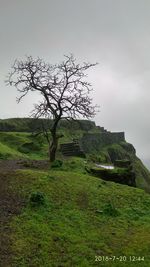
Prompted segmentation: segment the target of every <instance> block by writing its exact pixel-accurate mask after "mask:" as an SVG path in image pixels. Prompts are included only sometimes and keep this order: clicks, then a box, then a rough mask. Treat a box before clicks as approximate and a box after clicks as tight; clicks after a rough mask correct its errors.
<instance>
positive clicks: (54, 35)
mask: <svg viewBox="0 0 150 267" xmlns="http://www.w3.org/2000/svg"><path fill="white" fill-rule="evenodd" d="M149 12H150V1H149V0H92V1H91V0H76V1H73V0H59V1H58V0H53V1H52V0H42V1H39V0H26V1H24V0H12V1H10V0H0V40H1V41H0V47H1V49H0V58H1V60H0V118H7V117H21V116H27V115H28V114H29V112H30V110H31V109H32V103H34V102H36V100H37V97H34V95H32V97H31V96H29V97H27V98H26V100H25V99H24V102H23V103H22V104H20V105H17V104H16V102H15V98H16V90H15V89H13V88H10V87H6V86H5V84H4V79H5V76H6V74H7V73H8V71H9V70H10V65H11V64H12V63H13V61H14V60H15V58H21V59H22V58H24V56H25V55H32V56H33V57H37V56H39V57H41V58H44V59H45V60H46V61H48V62H50V63H51V62H52V63H55V62H57V61H61V60H62V59H63V55H64V54H69V53H71V52H72V53H73V54H74V55H75V57H76V58H77V59H78V60H81V61H90V62H99V65H98V66H97V67H95V69H93V70H92V71H91V72H90V75H89V79H90V81H91V82H92V84H93V88H94V102H96V103H98V104H100V106H101V112H100V113H99V114H98V115H97V116H96V122H97V124H99V125H101V126H104V127H105V128H107V129H109V130H112V131H125V133H126V140H127V141H129V142H131V143H132V144H133V145H134V146H135V148H136V149H137V154H138V156H139V157H140V158H141V159H143V160H144V161H145V163H147V164H148V165H149V166H150V152H149V151H150V142H149V139H150V138H149V136H150V124H149V121H150V88H149V86H150V15H149Z"/></svg>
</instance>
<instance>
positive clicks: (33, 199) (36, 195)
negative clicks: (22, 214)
mask: <svg viewBox="0 0 150 267" xmlns="http://www.w3.org/2000/svg"><path fill="white" fill-rule="evenodd" d="M30 203H31V204H32V205H33V206H40V205H44V204H45V196H44V193H42V192H33V193H32V194H31V196H30Z"/></svg>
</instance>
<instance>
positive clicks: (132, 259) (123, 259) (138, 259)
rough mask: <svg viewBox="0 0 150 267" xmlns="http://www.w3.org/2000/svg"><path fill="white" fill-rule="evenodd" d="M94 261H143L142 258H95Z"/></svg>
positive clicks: (132, 256)
mask: <svg viewBox="0 0 150 267" xmlns="http://www.w3.org/2000/svg"><path fill="white" fill-rule="evenodd" d="M95 261H97V262H98V261H123V262H124V261H144V256H134V255H131V256H95Z"/></svg>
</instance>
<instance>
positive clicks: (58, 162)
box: [51, 159, 63, 168]
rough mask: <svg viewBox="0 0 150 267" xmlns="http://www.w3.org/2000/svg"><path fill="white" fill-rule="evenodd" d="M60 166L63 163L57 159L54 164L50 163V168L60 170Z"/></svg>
mask: <svg viewBox="0 0 150 267" xmlns="http://www.w3.org/2000/svg"><path fill="white" fill-rule="evenodd" d="M62 165H63V161H62V160H59V159H57V160H55V161H54V162H52V164H51V168H60V167H61V166H62Z"/></svg>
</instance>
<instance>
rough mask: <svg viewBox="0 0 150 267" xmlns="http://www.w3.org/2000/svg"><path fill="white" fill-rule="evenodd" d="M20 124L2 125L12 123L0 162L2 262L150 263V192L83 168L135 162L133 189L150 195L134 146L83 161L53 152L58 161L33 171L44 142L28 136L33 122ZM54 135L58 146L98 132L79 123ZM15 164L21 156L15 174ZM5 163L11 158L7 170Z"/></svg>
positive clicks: (19, 265)
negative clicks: (12, 128)
mask: <svg viewBox="0 0 150 267" xmlns="http://www.w3.org/2000/svg"><path fill="white" fill-rule="evenodd" d="M17 121H18V119H15V120H14V119H12V121H10V120H8V121H7V123H8V124H12V123H13V124H14V123H16V126H15V127H16V128H15V127H14V131H12V132H10V131H8V128H7V130H6V129H5V130H6V131H2V130H1V131H0V159H1V162H4V163H5V164H4V165H5V168H3V167H2V166H3V165H0V203H1V204H0V205H1V206H0V208H1V210H3V211H4V212H3V213H4V215H3V214H2V213H0V221H1V222H3V223H2V224H1V226H0V229H1V233H2V238H1V240H2V241H1V245H0V252H1V249H3V250H4V253H5V254H8V255H6V256H7V257H4V259H3V257H2V258H1V259H0V265H1V266H4V267H5V266H12V267H29V266H32V267H41V266H43V267H60V266H61V267H70V266H72V267H76V266H79V267H91V266H102V267H109V266H112V267H120V266H123V267H124V266H129V267H130V266H136V267H140V266H142V267H148V266H150V256H149V255H150V209H149V206H150V195H149V194H147V193H146V192H144V190H142V189H139V188H134V187H129V186H126V185H121V184H116V183H113V182H108V181H104V180H102V179H101V177H99V178H96V177H94V176H91V175H89V174H88V173H87V172H86V170H85V165H87V164H89V165H90V166H93V165H94V164H95V162H102V163H113V161H114V160H115V159H124V158H127V159H130V160H131V161H132V164H133V167H134V171H135V172H136V182H137V185H138V186H139V187H141V188H144V189H146V191H148V190H149V186H150V174H149V171H148V170H147V169H146V168H145V166H144V165H143V164H142V162H141V161H140V160H139V159H138V158H137V157H136V154H135V149H134V148H133V146H132V145H130V144H128V143H126V142H120V143H118V144H111V145H107V146H104V147H103V148H102V149H100V150H98V151H97V152H96V153H95V151H94V150H93V151H91V153H88V154H87V155H86V159H82V158H76V157H70V158H64V157H63V156H62V155H61V153H60V151H59V150H58V153H57V158H58V159H59V160H60V161H56V162H54V163H53V164H52V165H51V166H49V167H48V168H42V167H41V168H40V167H38V168H36V167H35V165H34V164H33V163H34V160H46V159H48V153H47V151H48V149H47V143H46V140H45V139H44V137H42V136H36V137H34V136H33V135H32V134H31V131H29V122H30V123H31V121H30V120H26V123H25V121H23V122H22V121H21V119H20V122H19V126H17V123H18V122H17ZM0 125H1V122H0ZM23 125H24V126H23ZM17 127H18V128H17ZM19 127H20V129H22V131H20V130H19ZM33 128H34V127H33ZM25 129H26V130H25ZM59 131H62V132H63V134H64V137H63V138H62V139H61V142H62V143H63V142H68V141H71V140H72V138H78V137H80V136H82V134H83V133H84V132H86V131H91V132H92V131H93V132H96V131H97V128H96V126H95V124H94V123H93V122H91V123H90V124H88V123H87V122H86V121H84V122H83V124H82V122H80V126H79V124H78V123H77V124H74V125H73V126H72V127H69V126H66V125H62V126H61V127H60V129H59ZM16 159H17V160H18V159H22V163H23V164H22V165H21V169H16V167H15V164H16V161H15V160H16ZM8 160H12V161H11V168H9V164H8V163H9V161H8ZM13 163H14V164H13ZM59 163H61V164H59ZM5 210H7V212H6V213H7V214H6V215H7V216H5ZM13 210H15V212H13ZM2 216H4V218H3V217H2ZM5 246H6V247H5ZM6 251H7V252H6ZM0 255H1V254H0ZM5 258H8V260H9V264H8V262H7V264H6V262H5ZM6 261H7V260H6Z"/></svg>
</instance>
